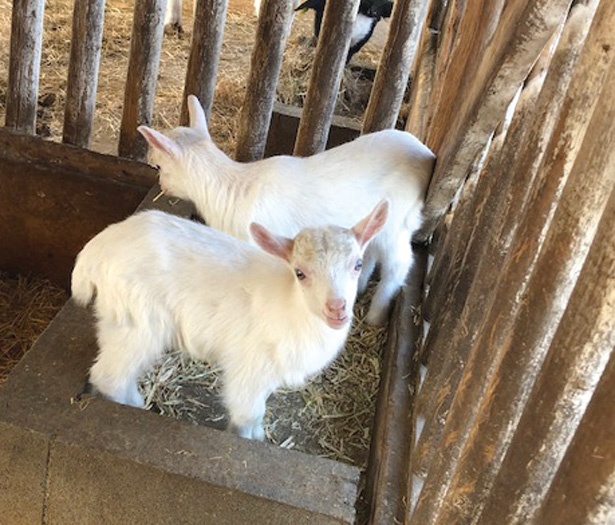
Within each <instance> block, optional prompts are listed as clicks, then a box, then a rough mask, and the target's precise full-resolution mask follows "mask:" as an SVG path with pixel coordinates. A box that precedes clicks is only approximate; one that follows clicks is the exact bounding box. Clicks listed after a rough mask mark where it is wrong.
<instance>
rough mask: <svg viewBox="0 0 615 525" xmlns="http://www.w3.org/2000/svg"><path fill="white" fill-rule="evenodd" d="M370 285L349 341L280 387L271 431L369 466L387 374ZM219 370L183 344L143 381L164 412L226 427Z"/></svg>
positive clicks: (304, 447) (276, 438)
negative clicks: (292, 386)
mask: <svg viewBox="0 0 615 525" xmlns="http://www.w3.org/2000/svg"><path fill="white" fill-rule="evenodd" d="M372 290H373V285H372V286H370V290H369V291H368V293H366V294H364V295H363V296H362V297H361V298H360V299H359V301H358V302H357V304H356V305H355V320H354V322H353V326H352V330H351V333H350V335H349V338H348V341H347V344H346V347H345V348H344V350H343V351H342V353H341V354H340V356H339V357H338V358H337V359H336V360H335V362H334V363H332V364H331V365H330V366H329V367H328V368H327V369H326V370H325V371H324V372H323V373H322V374H320V375H318V376H317V377H315V378H313V379H312V381H310V382H309V383H308V385H306V386H305V387H304V388H303V389H302V390H299V391H288V390H285V391H278V392H276V393H275V394H273V395H272V396H271V397H270V398H269V400H268V401H267V415H266V418H265V433H266V436H267V439H268V440H269V441H270V442H272V443H275V444H277V445H280V446H283V447H285V448H289V449H294V450H300V451H303V452H308V453H310V454H313V455H318V456H322V457H327V458H331V459H335V460H338V461H344V462H347V463H351V464H354V465H357V466H358V467H360V468H365V466H366V464H367V457H368V452H369V444H370V432H371V427H372V420H373V417H374V413H375V406H376V395H377V392H378V385H379V382H380V358H381V354H382V350H383V347H384V344H385V342H386V330H385V329H384V328H376V327H372V326H369V325H367V324H366V323H365V322H364V318H365V314H366V313H367V308H368V306H369V300H370V299H371V295H372V294H371V291H372ZM221 382H222V379H221V377H220V375H219V373H218V370H216V369H215V368H212V367H211V366H209V365H208V364H205V363H201V362H198V361H194V360H192V359H190V358H189V357H187V356H185V355H182V354H181V353H178V352H173V353H170V354H168V355H167V356H165V358H164V359H163V361H162V362H161V363H160V364H159V365H158V366H156V368H155V369H153V370H152V371H151V372H149V373H147V374H146V376H145V377H144V378H143V379H142V381H141V390H142V392H143V394H144V396H145V399H146V402H147V405H148V408H154V409H155V410H157V411H158V412H160V413H161V414H164V415H168V416H172V417H176V418H179V419H184V420H187V421H192V422H194V423H199V424H206V425H209V426H214V427H216V428H224V427H225V426H226V424H227V418H226V414H225V411H224V408H223V407H222V404H221V401H220V398H219V395H220V388H221Z"/></svg>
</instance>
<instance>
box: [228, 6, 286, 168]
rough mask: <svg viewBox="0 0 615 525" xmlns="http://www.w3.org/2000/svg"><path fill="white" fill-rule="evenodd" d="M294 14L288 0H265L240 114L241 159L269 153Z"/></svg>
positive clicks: (239, 154)
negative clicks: (270, 126) (275, 106)
mask: <svg viewBox="0 0 615 525" xmlns="http://www.w3.org/2000/svg"><path fill="white" fill-rule="evenodd" d="M293 14H294V12H293V3H292V2H288V0H264V2H263V4H262V5H261V12H260V16H259V20H258V27H257V29H256V40H255V44H254V48H253V50H252V60H251V62H250V75H249V77H248V87H247V89H246V96H245V99H244V101H243V106H242V108H241V113H240V115H239V132H238V136H237V149H236V151H235V158H236V159H237V160H238V161H241V162H248V161H252V160H258V159H262V158H263V154H264V153H265V146H266V145H267V132H268V131H269V124H270V123H271V114H272V112H273V104H274V102H275V94H276V86H277V83H278V78H279V76H280V69H281V67H282V57H283V55H284V47H285V46H286V39H287V38H288V34H289V32H290V26H291V23H292V20H293Z"/></svg>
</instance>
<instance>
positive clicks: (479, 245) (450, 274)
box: [413, 81, 540, 475]
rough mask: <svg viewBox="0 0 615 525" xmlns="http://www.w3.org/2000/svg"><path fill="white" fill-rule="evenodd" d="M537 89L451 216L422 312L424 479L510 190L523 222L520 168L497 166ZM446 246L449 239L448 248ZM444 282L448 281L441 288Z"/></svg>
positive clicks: (486, 298)
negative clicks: (425, 321)
mask: <svg viewBox="0 0 615 525" xmlns="http://www.w3.org/2000/svg"><path fill="white" fill-rule="evenodd" d="M539 89H540V82H539V81H538V82H535V83H531V84H530V85H528V87H527V89H526V90H525V92H524V93H523V95H522V98H521V100H520V104H519V107H518V110H517V113H516V114H515V118H514V119H513V123H512V124H511V128H512V129H511V132H510V133H509V134H508V135H507V136H506V140H505V141H504V143H503V145H502V146H501V150H499V151H497V146H494V148H495V149H496V151H495V152H493V153H492V155H491V156H490V157H489V159H488V160H487V163H486V165H485V167H484V169H483V171H482V172H481V175H480V177H479V180H478V183H477V185H476V189H475V192H474V196H473V199H472V201H471V202H470V203H469V204H468V205H467V206H466V207H465V209H463V210H462V211H463V212H464V213H463V214H462V215H460V216H459V217H456V218H454V220H453V223H452V224H451V228H450V231H449V232H448V234H447V239H448V238H452V239H453V241H451V242H452V243H455V242H456V243H458V244H459V246H458V248H459V249H458V250H457V251H456V252H454V253H452V254H451V255H450V260H449V261H448V262H447V263H446V264H445V265H444V263H443V262H442V261H443V260H445V259H447V257H446V255H441V256H440V257H439V267H435V268H434V271H436V272H438V271H440V270H443V271H440V272H439V273H441V274H443V275H436V276H434V278H433V284H432V285H431V287H430V290H429V304H426V308H425V309H426V312H427V314H428V315H429V316H430V317H429V320H430V322H431V328H430V331H429V334H428V337H427V340H426V341H425V349H424V354H426V355H427V356H428V372H427V376H426V378H425V381H424V383H423V386H422V388H421V393H420V396H419V401H418V407H419V412H420V413H421V415H422V416H423V417H424V418H425V425H424V428H423V433H422V434H421V438H420V440H419V443H418V445H417V447H416V455H415V457H414V458H413V468H414V470H415V472H417V473H419V474H421V475H425V474H426V473H427V471H428V467H429V463H430V461H431V457H432V455H433V452H434V450H435V444H436V443H438V442H439V439H440V438H441V435H442V431H443V427H444V424H443V423H444V419H443V414H446V413H447V412H448V410H449V408H450V405H451V402H452V399H453V396H454V393H455V390H456V388H457V385H458V383H459V381H460V378H461V375H462V373H463V370H464V366H465V363H466V361H467V358H468V351H469V349H470V348H471V343H472V342H473V340H474V337H475V336H476V330H474V329H470V328H469V327H470V326H472V324H471V323H472V322H477V321H480V320H481V319H482V317H483V315H484V313H485V311H486V309H487V308H488V307H489V304H490V299H491V298H492V294H493V293H494V286H495V284H496V282H497V278H498V271H497V270H496V269H498V268H499V267H500V266H501V264H502V262H503V259H504V256H505V255H506V250H504V249H500V248H501V247H500V245H499V240H500V235H499V229H500V225H501V214H502V213H503V211H504V210H503V206H504V199H503V196H504V195H505V194H506V192H507V191H508V192H510V191H512V193H513V195H514V199H515V204H516V205H517V206H515V207H514V208H513V210H511V212H510V213H511V214H512V213H514V214H515V215H516V216H517V217H518V216H519V214H520V213H521V211H522V204H523V202H524V201H525V198H526V195H527V193H528V191H529V186H528V184H524V183H523V177H524V176H525V173H523V172H519V171H517V170H515V171H514V172H513V173H514V177H513V178H511V177H510V176H508V173H507V172H506V171H503V170H501V169H500V162H499V161H500V156H501V155H505V154H506V153H507V152H508V151H517V148H518V146H519V142H520V140H521V137H522V135H523V131H524V130H525V124H527V123H528V122H530V120H529V118H530V115H531V113H532V111H534V102H535V99H536V95H537V94H538V93H539ZM462 243H463V244H462ZM449 246H450V243H449V244H447V243H446V242H445V243H444V245H443V249H446V248H448V247H449ZM441 280H446V284H440V281H441ZM451 343H452V345H454V346H453V348H455V350H454V351H451V348H452V346H451Z"/></svg>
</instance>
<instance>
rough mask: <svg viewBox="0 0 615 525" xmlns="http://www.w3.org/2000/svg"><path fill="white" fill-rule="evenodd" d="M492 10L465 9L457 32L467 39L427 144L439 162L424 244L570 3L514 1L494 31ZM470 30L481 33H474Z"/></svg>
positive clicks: (479, 1) (483, 0)
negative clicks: (473, 29)
mask: <svg viewBox="0 0 615 525" xmlns="http://www.w3.org/2000/svg"><path fill="white" fill-rule="evenodd" d="M487 4H489V5H491V4H492V3H491V2H490V1H489V0H475V1H469V2H468V4H467V6H466V10H465V12H464V15H463V20H462V21H461V22H460V29H459V34H460V35H467V36H465V38H466V40H465V41H464V45H458V46H457V47H456V48H455V49H454V50H453V52H452V54H451V58H450V64H451V67H450V68H449V71H448V72H447V74H446V75H445V76H444V80H443V82H444V83H445V85H446V90H444V91H442V94H443V96H442V97H441V98H440V101H439V104H438V114H437V115H436V116H435V119H434V120H433V122H432V125H431V126H430V129H429V135H428V137H427V145H428V146H429V147H430V148H431V149H432V150H433V151H435V152H436V154H437V155H438V163H437V164H436V170H435V173H434V177H433V178H432V181H431V184H430V187H429V190H428V194H427V201H426V206H425V211H424V215H425V223H424V226H423V228H422V229H421V232H420V233H419V234H418V236H417V238H418V239H419V240H426V239H428V238H429V236H430V235H431V233H433V231H434V229H435V227H436V225H437V223H438V222H439V220H440V219H441V217H442V216H443V215H444V213H445V212H446V210H447V208H448V206H449V205H450V203H451V201H452V199H453V197H454V196H455V194H456V193H457V191H458V189H459V187H460V185H461V184H462V183H463V180H464V179H465V177H466V175H467V173H468V169H469V167H470V165H471V163H472V161H473V159H474V158H475V157H476V155H477V153H478V152H479V151H480V149H481V147H482V146H483V145H484V144H485V142H486V141H487V139H488V137H489V136H490V135H491V134H492V133H493V131H494V130H495V128H496V125H497V123H498V122H499V121H500V120H501V119H502V117H503V115H504V110H505V109H506V107H507V106H508V104H509V103H510V101H511V100H512V98H513V96H514V94H515V92H516V91H517V89H518V88H519V87H520V85H521V83H522V82H523V80H524V79H525V78H526V77H527V74H528V72H529V71H530V69H531V67H532V65H533V63H534V62H535V61H536V58H537V57H538V55H539V53H540V52H541V50H542V49H543V48H544V46H545V44H546V42H547V41H548V40H549V38H550V37H551V35H552V33H553V31H554V30H555V29H556V27H557V26H558V24H559V23H560V22H561V21H562V20H563V18H564V16H565V13H566V10H567V7H568V6H569V4H570V0H511V1H509V2H507V3H506V8H505V9H504V11H503V13H502V16H501V17H500V18H499V23H498V24H497V27H496V28H495V30H493V27H492V26H491V23H492V22H493V21H494V20H493V19H492V17H495V16H496V15H497V14H498V13H497V11H496V12H492V11H491V9H490V8H489V5H487ZM485 17H486V18H485ZM476 20H482V22H478V21H476ZM464 21H465V23H464ZM472 27H476V28H477V29H479V30H480V34H478V35H475V34H473V33H472V32H471V31H470V29H471V28H472ZM469 35H472V36H469ZM488 37H490V38H488Z"/></svg>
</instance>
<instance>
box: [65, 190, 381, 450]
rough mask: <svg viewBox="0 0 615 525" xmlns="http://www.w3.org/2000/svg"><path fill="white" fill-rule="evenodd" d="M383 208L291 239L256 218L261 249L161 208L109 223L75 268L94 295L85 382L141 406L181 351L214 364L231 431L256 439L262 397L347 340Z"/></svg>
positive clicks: (82, 297) (79, 292) (299, 377)
mask: <svg viewBox="0 0 615 525" xmlns="http://www.w3.org/2000/svg"><path fill="white" fill-rule="evenodd" d="M387 213H388V203H387V202H386V201H384V202H381V203H379V205H378V206H377V207H376V208H375V209H374V210H373V211H372V213H370V214H369V215H368V216H367V217H365V218H364V219H363V220H361V221H360V222H359V223H358V224H356V225H355V226H354V227H353V228H352V229H350V230H347V229H344V228H340V227H337V226H327V227H323V228H311V229H304V230H302V231H301V232H300V233H299V234H298V235H297V236H296V237H295V238H294V239H293V240H291V239H288V238H286V237H282V236H277V235H274V234H272V233H269V231H268V230H266V229H265V228H264V227H263V226H260V225H257V224H252V225H251V226H250V231H251V232H252V235H253V236H254V239H255V241H256V243H257V244H258V245H259V246H260V248H259V247H255V246H253V245H251V244H249V243H246V242H244V241H240V240H238V239H235V238H233V237H231V236H229V235H226V234H224V233H222V232H219V231H217V230H214V229H212V228H209V227H207V226H204V225H202V224H199V223H197V222H194V221H189V220H187V219H182V218H179V217H175V216H173V215H168V214H165V213H162V212H160V211H146V212H142V213H139V214H137V215H134V216H132V217H130V218H128V219H126V220H125V221H123V222H120V223H117V224H114V225H111V226H109V227H107V228H106V229H105V230H103V231H102V232H101V233H99V234H98V235H97V236H96V237H94V238H93V239H92V240H91V241H90V242H88V243H87V244H86V246H85V247H84V248H83V250H82V251H81V252H80V253H79V255H78V257H77V261H76V264H75V268H74V270H73V274H72V293H73V298H74V299H75V301H76V302H77V303H78V304H80V305H83V306H87V305H88V304H89V303H90V302H91V301H92V298H93V297H94V296H95V297H96V299H95V313H96V318H97V336H98V344H99V353H98V357H97V359H96V362H95V363H94V365H93V366H92V368H91V371H90V383H91V384H92V386H93V387H94V389H95V391H97V392H99V393H101V394H102V395H104V396H106V397H107V398H109V399H111V400H113V401H116V402H118V403H123V404H127V405H132V406H136V407H143V404H144V403H143V398H142V396H141V394H140V393H139V391H138V388H137V378H138V377H139V376H140V375H141V374H142V373H143V372H144V371H145V370H147V369H148V368H150V367H151V366H152V365H153V364H154V363H155V361H157V360H158V359H159V358H160V357H161V356H162V355H163V353H164V351H165V350H166V349H168V348H172V347H174V348H178V349H181V350H182V351H184V352H187V353H188V354H190V355H191V356H192V357H194V358H196V359H204V360H208V361H211V362H215V363H217V364H219V365H220V367H221V369H222V374H223V385H224V387H223V388H224V400H225V405H226V408H227V410H228V412H229V415H230V421H231V426H232V428H234V429H235V430H236V431H237V433H238V434H239V435H240V436H242V437H247V438H254V439H263V437H264V431H263V416H264V413H265V402H266V400H267V397H268V396H269V395H270V394H271V393H272V392H273V391H274V390H275V389H276V388H278V387H279V386H281V385H287V386H299V385H301V384H303V383H304V382H305V381H306V379H307V378H308V377H309V376H311V375H313V374H316V373H318V372H320V371H321V370H322V369H323V368H324V367H325V366H326V365H327V364H329V363H330V362H331V361H332V360H333V359H334V358H335V357H336V355H337V354H338V353H339V351H340V350H341V348H342V347H343V345H344V342H345V340H346V337H347V335H348V330H349V328H350V324H351V320H352V308H353V304H354V301H355V297H356V292H357V282H358V277H359V273H360V269H361V258H362V254H363V251H364V249H365V247H366V245H367V243H368V242H369V241H370V239H371V238H372V237H373V236H374V235H375V234H376V233H377V232H378V231H379V230H380V229H381V228H382V226H383V225H384V223H385V221H386V219H387ZM261 248H262V250H261ZM263 250H265V251H263ZM265 252H269V253H265ZM270 254H271V255H274V256H275V257H272V256H271V255H270Z"/></svg>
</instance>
